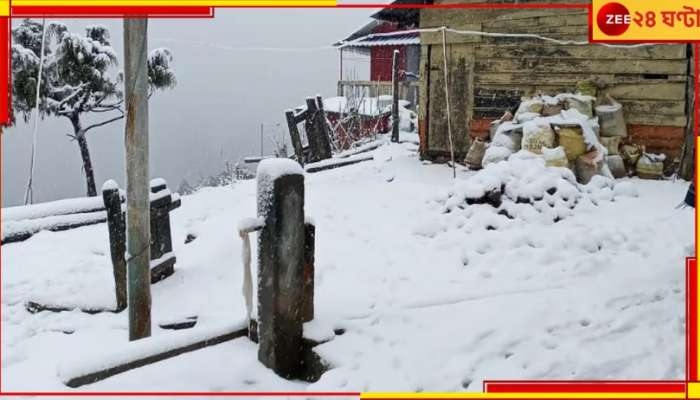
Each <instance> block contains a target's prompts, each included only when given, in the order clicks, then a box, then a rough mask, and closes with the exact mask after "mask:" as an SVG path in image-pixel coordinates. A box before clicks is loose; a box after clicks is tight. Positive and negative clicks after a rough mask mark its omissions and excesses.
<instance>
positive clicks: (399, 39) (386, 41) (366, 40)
mask: <svg viewBox="0 0 700 400" xmlns="http://www.w3.org/2000/svg"><path fill="white" fill-rule="evenodd" d="M412 44H420V35H419V33H418V32H416V31H411V32H391V33H382V34H381V35H378V34H370V35H367V36H364V37H361V38H359V39H355V40H352V41H346V42H341V43H340V46H342V47H374V46H404V45H412Z"/></svg>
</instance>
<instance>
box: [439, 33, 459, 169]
mask: <svg viewBox="0 0 700 400" xmlns="http://www.w3.org/2000/svg"><path fill="white" fill-rule="evenodd" d="M445 31H446V29H445V28H443V29H442V64H443V71H442V72H443V76H444V80H445V105H446V106H447V137H448V139H449V140H450V159H451V160H452V179H456V178H457V166H456V165H455V148H454V144H453V142H452V125H451V124H450V112H451V110H452V109H451V108H450V91H449V87H448V84H447V40H446V39H445Z"/></svg>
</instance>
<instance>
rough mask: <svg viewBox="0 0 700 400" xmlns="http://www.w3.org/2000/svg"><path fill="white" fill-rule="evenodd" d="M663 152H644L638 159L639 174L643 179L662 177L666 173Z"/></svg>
mask: <svg viewBox="0 0 700 400" xmlns="http://www.w3.org/2000/svg"><path fill="white" fill-rule="evenodd" d="M665 159H666V157H665V156H664V155H663V154H650V153H644V154H642V156H641V157H639V160H638V161H637V175H638V176H639V177H640V178H643V179H661V177H663V175H664V160H665Z"/></svg>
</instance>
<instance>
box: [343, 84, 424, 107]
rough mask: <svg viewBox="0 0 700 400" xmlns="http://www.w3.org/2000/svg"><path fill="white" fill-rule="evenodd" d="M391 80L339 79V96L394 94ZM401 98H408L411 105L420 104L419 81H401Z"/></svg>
mask: <svg viewBox="0 0 700 400" xmlns="http://www.w3.org/2000/svg"><path fill="white" fill-rule="evenodd" d="M392 91H393V88H392V83H391V81H386V82H384V81H338V96H343V97H362V96H364V97H379V96H391V95H392ZM399 99H401V100H408V101H410V102H411V106H412V107H415V106H416V105H417V104H418V81H402V82H399Z"/></svg>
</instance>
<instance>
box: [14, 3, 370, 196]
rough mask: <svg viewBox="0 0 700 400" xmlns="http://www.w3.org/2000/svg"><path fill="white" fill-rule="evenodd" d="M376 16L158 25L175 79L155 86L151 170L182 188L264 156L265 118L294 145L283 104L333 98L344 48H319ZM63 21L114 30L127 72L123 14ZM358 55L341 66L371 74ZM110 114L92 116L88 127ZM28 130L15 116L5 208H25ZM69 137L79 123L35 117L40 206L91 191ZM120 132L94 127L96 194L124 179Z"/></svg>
mask: <svg viewBox="0 0 700 400" xmlns="http://www.w3.org/2000/svg"><path fill="white" fill-rule="evenodd" d="M376 11H377V10H376V9H371V8H364V9H330V8H329V9H322V8H318V9H308V8H307V9H294V8H289V9H271V8H268V9H217V10H216V12H215V18H213V19H152V20H150V21H149V27H148V33H149V38H148V40H149V43H148V44H149V49H154V48H158V47H168V48H170V49H171V50H172V51H173V56H174V61H173V63H172V67H173V69H174V70H175V72H176V75H177V80H178V84H177V86H176V87H175V88H174V89H172V90H166V91H159V92H157V93H156V94H154V95H153V96H152V97H151V100H150V103H149V107H150V115H149V119H150V124H149V126H150V137H149V139H150V172H151V177H152V178H155V177H162V178H165V179H166V180H167V181H168V185H169V187H170V188H171V189H172V190H177V188H178V186H179V185H180V182H181V180H182V179H183V178H185V179H187V180H188V182H189V183H190V184H194V183H196V182H197V181H198V180H199V178H200V176H208V175H211V174H215V173H217V172H219V171H221V170H223V169H224V163H225V162H226V161H227V160H229V161H231V162H234V163H235V162H236V161H238V160H241V161H242V158H243V157H245V156H249V155H259V154H260V124H261V123H265V135H266V136H268V135H269V136H274V137H275V139H276V140H279V137H280V135H281V134H282V132H284V135H285V136H286V137H287V139H286V140H287V143H288V144H289V138H288V136H287V128H286V123H285V122H284V110H285V109H288V108H293V107H295V106H297V105H301V104H303V103H304V99H305V98H306V97H307V96H312V95H315V94H321V95H323V96H324V97H331V96H335V94H336V83H337V81H338V78H339V54H338V53H339V52H338V50H336V49H332V48H326V49H320V48H321V47H329V46H330V45H331V44H332V43H334V42H336V41H338V40H341V39H344V38H345V37H346V36H347V35H349V34H350V33H352V32H353V31H354V30H356V29H358V28H359V27H360V26H362V25H364V24H365V23H367V22H369V21H370V17H369V16H370V15H371V14H373V13H374V12H376ZM51 20H52V19H50V18H49V19H47V22H48V21H51ZM60 21H61V22H63V23H65V24H66V25H67V26H68V28H69V30H70V31H72V32H76V33H81V34H84V27H85V26H86V25H90V24H102V25H105V26H107V27H108V28H109V30H110V34H111V41H112V46H113V47H114V49H115V50H116V52H117V54H118V56H119V61H120V64H119V66H118V67H116V68H113V71H112V73H114V74H116V72H117V71H118V70H121V69H122V68H123V46H122V41H123V37H122V36H123V32H122V20H121V19H76V20H68V19H66V20H60ZM17 22H18V21H15V24H16V23H17ZM260 48H268V49H265V50H263V49H260ZM269 48H282V49H287V50H286V51H281V50H273V49H269ZM304 49H305V50H304ZM352 57H353V60H352V61H350V60H346V61H345V62H344V69H345V74H346V76H352V77H354V78H356V79H367V78H368V76H364V75H365V74H368V72H367V71H368V70H369V60H368V59H367V60H362V59H359V58H358V57H357V56H355V55H353V56H352ZM110 115H112V114H110ZM115 115H116V114H115ZM104 117H105V115H104V114H98V115H97V117H94V118H90V117H88V118H86V119H85V121H86V122H84V124H83V125H84V126H85V125H87V123H89V121H94V122H96V121H101V120H103V119H105V118H104ZM275 124H280V127H277V126H275ZM32 131H33V121H30V122H29V123H27V124H25V123H24V121H23V120H22V119H21V118H18V121H17V124H16V125H15V126H14V127H11V128H8V129H6V130H5V132H4V134H3V135H2V139H1V140H2V167H3V168H2V190H3V197H2V206H3V207H6V206H12V205H20V204H22V203H23V198H24V191H25V187H26V184H27V178H28V174H29V162H30V159H29V157H30V152H31V144H32ZM67 133H73V130H72V128H71V125H70V123H69V122H68V120H67V119H66V118H57V117H49V118H45V119H44V120H41V121H40V122H39V133H38V139H37V142H38V145H37V158H36V167H35V172H34V184H33V187H34V202H35V203H36V202H43V201H49V200H54V199H60V198H67V197H82V196H85V193H86V189H85V178H84V174H83V173H82V162H81V158H80V154H79V150H78V146H77V144H76V143H75V142H73V141H71V140H70V138H68V137H67V136H66V134H67ZM123 136H124V119H122V120H120V121H118V122H115V123H112V124H109V125H106V126H103V127H100V128H96V129H93V130H91V131H90V132H89V133H88V134H87V139H88V144H89V147H90V152H91V156H92V162H93V167H94V169H95V178H96V182H97V188H98V191H99V190H100V187H101V185H102V183H103V182H104V181H105V180H107V179H116V180H117V182H119V184H120V185H121V186H122V187H123V186H124V184H125V181H124V171H125V166H124V143H123ZM264 147H265V153H266V154H269V153H270V152H271V151H272V148H273V145H272V143H271V142H270V141H269V140H268V139H267V138H265V140H264ZM289 148H290V149H291V146H289ZM290 151H291V150H290Z"/></svg>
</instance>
